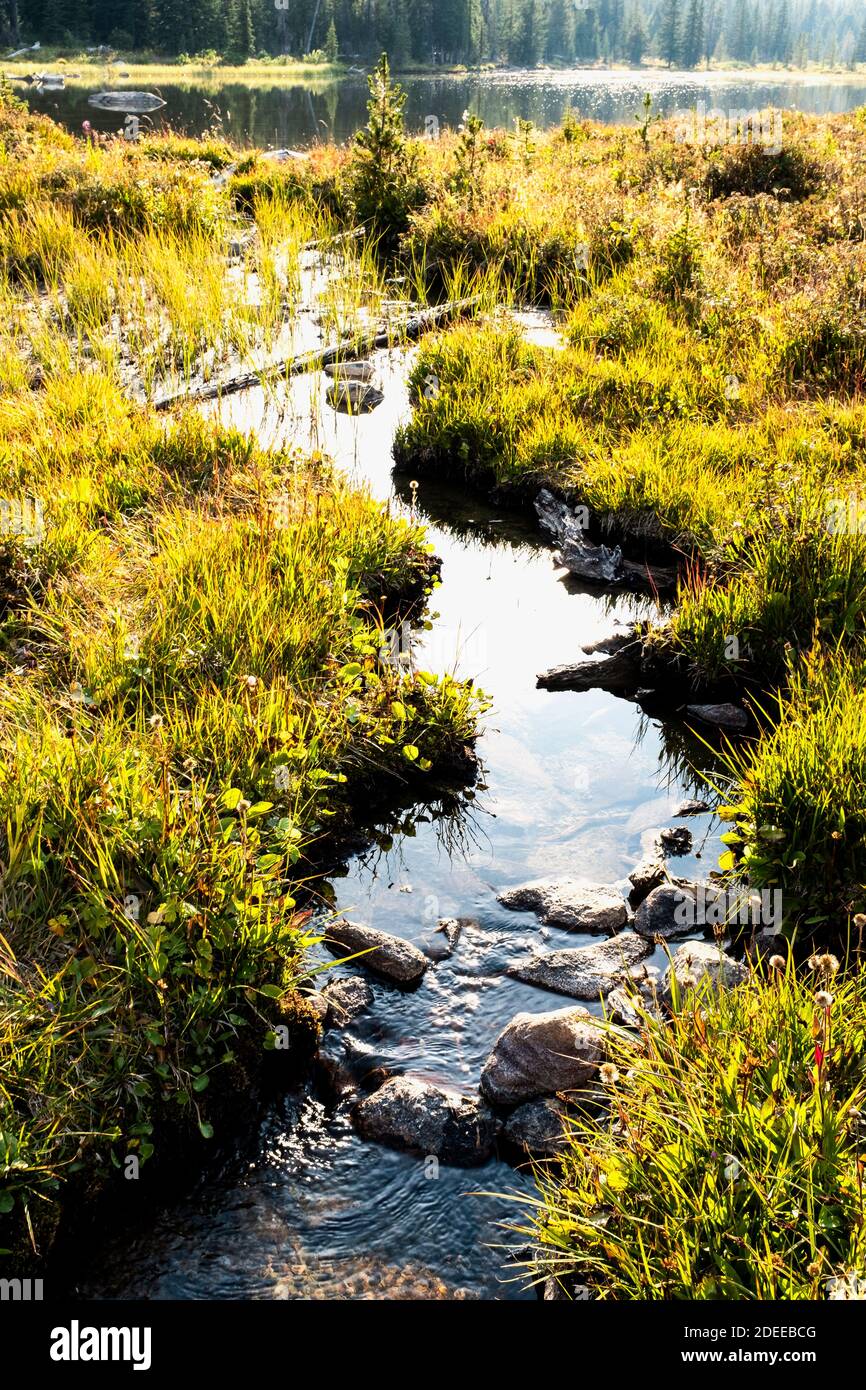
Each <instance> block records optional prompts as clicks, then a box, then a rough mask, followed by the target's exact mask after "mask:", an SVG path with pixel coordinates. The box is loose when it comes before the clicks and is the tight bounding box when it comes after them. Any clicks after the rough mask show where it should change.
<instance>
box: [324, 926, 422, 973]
mask: <svg viewBox="0 0 866 1390" xmlns="http://www.w3.org/2000/svg"><path fill="white" fill-rule="evenodd" d="M325 945H326V946H327V947H328V950H329V951H331V952H332V954H333V955H335V956H354V955H357V954H358V953H359V952H364V954H363V955H358V964H359V965H362V966H364V968H365V969H367V970H372V971H374V972H375V973H376V974H377V975H382V976H384V978H385V979H386V980H393V981H394V982H395V983H397V984H401V985H414V984H417V983H418V981H419V980H420V979H421V976H422V975H423V974H424V971H425V970H426V969H427V966H428V964H429V961H428V959H427V957H426V956H425V955H424V952H423V951H419V950H418V947H417V946H413V945H412V943H411V941H404V940H403V939H402V937H399V936H391V934H390V933H389V932H384V931H377V929H376V928H375V927H365V926H361V924H360V923H358V922H347V921H345V920H344V919H341V920H340V921H337V922H331V923H330V924H329V925H328V927H327V929H326V934H325Z"/></svg>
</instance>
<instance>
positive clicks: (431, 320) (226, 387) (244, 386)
mask: <svg viewBox="0 0 866 1390" xmlns="http://www.w3.org/2000/svg"><path fill="white" fill-rule="evenodd" d="M479 298H480V296H478V295H472V296H470V297H469V298H468V299H452V300H449V302H448V303H447V304H437V305H435V306H434V307H433V308H432V309H423V310H422V311H421V313H419V314H413V315H411V317H409V318H407V319H404V320H403V322H402V323H394V324H391V325H390V326H389V327H388V328H387V329H385V330H384V331H382V332H379V333H369V334H366V335H365V334H361V335H358V336H356V337H353V338H344V339H343V340H342V342H339V343H336V344H334V345H333V346H332V347H328V348H317V349H316V350H315V351H313V352H305V353H302V354H301V355H300V356H299V357H290V358H288V359H287V360H286V361H284V362H274V363H271V364H270V365H269V366H267V367H262V368H261V369H260V370H259V371H257V372H241V373H239V375H237V376H232V377H229V378H228V379H227V380H225V381H209V382H207V383H205V384H203V385H202V386H196V387H192V388H186V389H184V390H182V391H176V392H175V393H174V394H173V395H171V396H163V397H162V398H161V399H160V400H158V401H154V403H153V404H154V409H155V410H168V409H169V408H170V407H171V406H173V405H177V404H178V403H179V402H180V401H213V400H218V399H219V397H221V396H230V395H235V394H237V392H238V391H249V390H251V389H252V388H253V387H256V386H261V384H262V382H263V381H283V380H287V379H288V378H289V377H293V376H302V375H303V374H304V373H305V372H319V371H322V370H323V369H324V368H325V367H327V366H329V365H330V364H331V363H333V362H338V361H339V360H340V358H341V357H351V358H354V359H357V358H358V357H363V356H365V355H366V354H367V353H370V352H375V351H376V350H377V349H378V348H387V347H393V345H394V344H395V343H397V342H401V341H411V340H412V339H414V338H420V337H421V335H422V334H423V333H427V332H429V330H430V329H432V328H435V327H436V326H437V325H438V324H440V323H445V322H447V320H448V319H451V318H455V317H456V316H457V315H458V314H468V313H470V312H471V311H472V310H473V309H474V308H476V307H477V305H478V302H479Z"/></svg>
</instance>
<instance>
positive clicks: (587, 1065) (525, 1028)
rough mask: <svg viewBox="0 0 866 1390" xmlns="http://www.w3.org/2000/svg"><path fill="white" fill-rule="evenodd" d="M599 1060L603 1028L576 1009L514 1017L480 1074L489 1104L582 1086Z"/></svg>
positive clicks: (602, 1052)
mask: <svg viewBox="0 0 866 1390" xmlns="http://www.w3.org/2000/svg"><path fill="white" fill-rule="evenodd" d="M604 1057H605V1029H604V1026H603V1024H601V1023H600V1022H599V1020H598V1019H596V1018H593V1016H592V1014H591V1013H590V1012H589V1010H588V1009H582V1008H580V1007H579V1006H576V1007H574V1008H570V1009H555V1010H553V1011H552V1012H550V1013H542V1014H528V1013H521V1014H516V1015H515V1016H514V1018H513V1019H512V1020H511V1022H510V1023H509V1024H507V1025H506V1027H505V1028H504V1029H503V1030H502V1032H501V1033H500V1034H499V1037H498V1038H497V1039H496V1042H495V1043H494V1045H493V1050H492V1052H491V1053H490V1056H489V1057H488V1058H487V1061H486V1062H485V1063H484V1070H483V1071H482V1073H481V1092H482V1095H484V1096H486V1097H487V1099H488V1100H489V1101H490V1102H491V1103H492V1104H494V1105H519V1103H520V1102H521V1101H524V1100H531V1099H533V1098H535V1097H536V1096H547V1095H555V1094H556V1092H557V1091H570V1090H575V1089H580V1088H582V1087H585V1086H586V1085H587V1083H588V1082H590V1081H592V1079H593V1078H594V1077H595V1074H596V1071H597V1070H598V1067H599V1064H600V1063H601V1062H603V1061H604Z"/></svg>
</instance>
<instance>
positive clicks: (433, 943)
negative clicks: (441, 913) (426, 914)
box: [424, 917, 463, 960]
mask: <svg viewBox="0 0 866 1390" xmlns="http://www.w3.org/2000/svg"><path fill="white" fill-rule="evenodd" d="M462 930H463V923H462V922H461V921H460V920H459V918H457V917H443V918H441V919H440V922H439V925H438V926H437V928H436V933H435V935H434V936H433V937H432V938H431V940H429V941H425V943H424V952H425V954H426V955H428V956H429V957H430V959H431V960H447V959H448V957H449V956H451V955H453V954H454V948H455V946H456V945H457V942H458V941H459V940H460V933H461V931H462Z"/></svg>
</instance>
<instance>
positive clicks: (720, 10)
mask: <svg viewBox="0 0 866 1390" xmlns="http://www.w3.org/2000/svg"><path fill="white" fill-rule="evenodd" d="M863 11H864V5H863V0H0V31H2V37H3V38H4V40H5V41H7V42H14V43H25V42H28V41H31V42H32V41H34V40H36V39H38V40H40V41H41V42H42V43H44V44H60V45H64V46H65V45H69V46H75V45H87V44H90V45H93V46H96V45H100V44H105V45H111V46H113V47H115V48H117V49H120V50H150V51H155V52H157V53H163V54H165V55H167V56H169V55H171V56H176V55H178V54H180V53H188V54H190V55H193V54H196V53H203V52H207V51H209V50H214V51H216V52H218V53H220V54H227V55H232V56H234V57H235V58H238V59H246V58H250V57H253V56H255V55H258V54H267V55H276V54H292V55H295V56H297V57H302V56H304V55H306V54H310V53H317V54H324V55H325V56H326V57H327V58H329V59H330V60H332V61H334V60H336V59H337V58H341V59H344V60H346V61H350V62H351V61H353V60H360V61H369V59H370V58H371V57H373V56H376V55H378V54H379V53H380V52H382V51H383V50H384V51H385V52H387V53H388V54H389V56H390V58H391V60H392V63H395V64H397V65H398V66H399V65H401V64H406V63H410V62H418V63H424V64H457V63H469V64H472V63H479V62H484V61H492V62H506V63H510V64H514V65H519V66H534V65H535V64H538V63H543V62H552V63H557V62H562V63H589V62H598V61H603V62H612V63H630V64H634V65H636V64H639V63H641V62H642V61H643V60H645V59H655V60H661V61H662V62H664V63H667V64H669V65H670V66H671V67H674V66H675V67H684V68H695V67H698V66H700V65H701V64H703V63H707V62H712V61H721V60H735V61H739V62H742V63H747V64H753V65H754V64H759V63H793V64H796V65H798V66H802V65H805V64H806V63H807V62H809V61H818V62H825V63H833V64H836V63H843V64H848V65H853V64H854V63H856V62H866V15H864V12H863Z"/></svg>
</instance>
